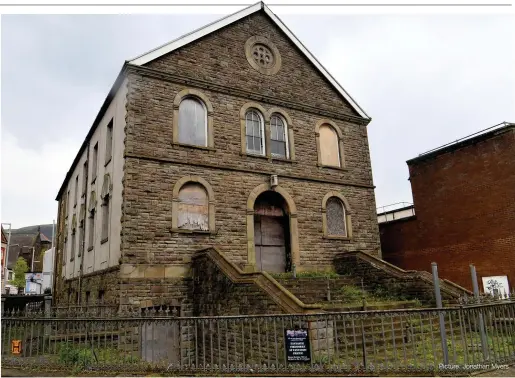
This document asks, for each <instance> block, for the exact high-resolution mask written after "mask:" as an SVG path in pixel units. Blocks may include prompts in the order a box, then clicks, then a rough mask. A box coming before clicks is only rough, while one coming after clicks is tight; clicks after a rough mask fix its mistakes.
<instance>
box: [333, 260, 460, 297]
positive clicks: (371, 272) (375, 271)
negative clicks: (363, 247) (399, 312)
mask: <svg viewBox="0 0 515 378" xmlns="http://www.w3.org/2000/svg"><path fill="white" fill-rule="evenodd" d="M335 267H336V272H337V273H338V274H342V275H351V276H352V277H356V278H358V279H361V278H364V281H365V282H366V287H367V289H368V290H373V289H375V288H381V289H383V290H385V291H389V292H390V293H392V294H393V295H395V296H398V297H401V296H402V297H405V298H406V299H418V300H420V301H421V302H423V303H424V304H430V305H435V296H434V289H433V285H432V283H428V282H426V281H423V280H421V279H419V278H418V277H417V275H412V277H400V276H398V275H396V274H392V273H391V272H389V271H385V270H383V269H380V268H379V267H377V266H375V264H373V263H370V262H368V261H364V260H362V259H360V258H358V257H356V256H355V255H353V254H349V255H345V254H342V255H341V256H338V257H337V258H336V259H335ZM441 294H442V299H443V300H450V301H452V300H455V299H456V298H455V297H454V296H451V295H449V294H447V293H445V292H444V291H441Z"/></svg>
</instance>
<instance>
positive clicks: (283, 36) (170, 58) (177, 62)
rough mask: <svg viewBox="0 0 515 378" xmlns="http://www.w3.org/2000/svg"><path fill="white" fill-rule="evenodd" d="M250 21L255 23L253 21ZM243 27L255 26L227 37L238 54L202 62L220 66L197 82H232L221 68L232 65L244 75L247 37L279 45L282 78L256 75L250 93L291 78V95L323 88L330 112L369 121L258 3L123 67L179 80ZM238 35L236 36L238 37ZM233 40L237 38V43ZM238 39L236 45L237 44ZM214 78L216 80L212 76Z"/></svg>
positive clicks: (316, 95)
mask: <svg viewBox="0 0 515 378" xmlns="http://www.w3.org/2000/svg"><path fill="white" fill-rule="evenodd" d="M263 15H265V17H263ZM253 19H254V20H255V21H252V20H253ZM246 22H251V23H252V22H254V24H253V25H250V26H249V25H248V24H247V25H245V26H241V28H240V29H239V30H236V29H235V30H232V31H231V32H227V33H228V34H227V40H231V42H233V43H239V44H240V45H241V48H240V50H236V49H231V48H227V47H226V48H225V49H224V48H222V49H221V50H220V51H222V50H224V51H226V52H227V51H228V53H227V55H226V56H225V57H220V58H219V59H216V58H215V59H213V56H210V57H209V59H207V60H208V61H210V62H211V63H212V62H213V61H214V60H219V62H217V64H220V65H221V67H219V69H218V70H213V74H206V75H204V76H202V73H199V76H201V77H202V78H203V79H209V78H211V79H213V80H218V81H223V80H224V74H225V75H226V76H229V77H234V76H235V75H228V74H227V73H224V68H225V67H227V66H228V65H231V64H232V65H235V66H239V67H243V68H245V69H248V67H247V65H248V64H247V62H246V60H245V53H244V52H242V51H243V49H244V45H245V42H246V41H248V39H250V38H249V37H257V38H265V39H266V38H268V39H270V40H272V41H273V42H274V43H275V44H276V45H278V47H279V52H281V51H282V53H281V55H282V64H283V68H282V72H281V71H279V73H277V75H276V77H267V75H261V76H260V77H259V79H257V76H256V80H254V82H258V81H260V86H259V88H254V89H261V91H267V90H268V89H269V88H271V84H273V83H274V82H280V80H275V79H276V78H277V77H280V75H286V74H287V75H289V77H291V80H290V82H291V83H292V85H294V84H296V83H298V85H299V88H292V91H296V93H298V95H299V97H301V98H304V99H305V98H306V96H309V95H310V93H309V92H308V91H306V92H304V91H303V89H305V88H308V87H309V88H317V90H318V88H321V87H322V85H323V86H326V87H328V88H330V90H331V91H332V92H333V94H332V98H331V101H332V102H333V104H332V105H333V107H334V108H338V107H341V108H343V109H347V111H346V113H348V114H350V115H353V116H356V117H360V118H364V119H366V120H370V117H369V116H368V115H367V114H366V113H365V111H364V110H363V109H362V108H361V107H360V106H359V105H358V104H357V103H356V102H355V101H354V99H353V98H352V97H351V96H350V95H349V93H347V92H346V91H345V89H343V87H342V86H341V85H340V84H339V83H338V82H337V81H336V80H335V79H334V78H333V77H332V76H331V74H330V73H329V72H328V71H327V70H326V69H325V68H324V67H323V66H322V64H321V63H320V62H319V61H318V60H317V59H316V58H315V56H313V54H311V52H310V51H309V50H308V49H307V48H306V47H305V46H304V45H303V44H302V43H301V42H300V41H299V40H298V39H297V37H296V36H295V35H294V34H293V33H292V32H291V31H290V30H289V29H288V27H287V26H286V25H285V24H284V23H283V22H282V21H281V20H280V19H279V18H278V17H277V16H276V15H275V14H274V13H273V12H272V11H271V10H270V9H269V8H268V7H267V6H266V5H265V4H264V3H262V2H259V3H257V4H254V5H252V6H249V7H247V8H245V9H243V10H241V11H239V12H236V13H234V14H231V15H229V16H227V17H224V18H222V19H220V20H218V21H216V22H213V23H211V24H209V25H207V26H205V27H203V28H200V29H197V30H195V31H193V32H191V33H188V34H186V35H184V36H182V37H180V38H177V39H175V40H173V41H171V42H169V43H167V44H165V45H162V46H160V47H158V48H155V49H153V50H151V51H149V52H147V53H145V54H143V55H140V56H138V57H136V58H134V59H132V60H130V61H128V63H129V64H132V65H137V66H146V67H150V68H156V69H160V70H167V68H169V69H168V71H170V72H172V73H179V74H184V71H187V68H188V67H187V66H188V63H191V62H195V63H191V64H197V65H198V64H202V62H200V61H199V60H201V59H202V56H207V55H209V53H208V52H206V53H204V54H203V53H202V52H201V49H202V48H205V47H206V44H212V45H214V46H215V47H216V41H215V38H218V39H220V38H221V37H220V35H221V34H222V33H224V32H226V31H227V29H229V28H233V27H235V28H236V27H237V26H235V25H236V24H239V23H240V24H241V23H246ZM267 23H268V25H267ZM224 28H225V29H224ZM222 29H224V30H222ZM259 29H260V30H259ZM244 30H247V31H248V35H244V34H245V33H244V32H240V31H244ZM238 32H240V33H239V34H238ZM215 35H216V36H215ZM234 36H236V38H235V37H234ZM238 38H239V39H240V40H238ZM195 44H197V45H202V47H199V49H198V51H197V49H196V47H195V46H194V45H195ZM287 44H289V46H288V47H285V46H287ZM221 45H223V43H220V46H221ZM281 47H282V49H281ZM285 50H287V51H285ZM188 54H190V55H192V57H191V58H189V57H188ZM231 54H232V56H231ZM295 54H297V55H298V56H299V57H296V56H295ZM179 55H180V57H179ZM199 57H200V58H199ZM301 58H302V59H303V63H304V64H303V67H300V66H299V64H298V62H299V61H300V59H301ZM166 60H167V61H166ZM158 61H159V62H158ZM308 66H309V68H308ZM193 68H194V67H192V69H193ZM307 70H312V71H316V75H315V74H313V75H306V72H305V71H307ZM240 72H241V70H240ZM192 73H193V72H192ZM218 74H219V76H217V75H218ZM241 75H242V79H243V80H244V79H247V80H249V82H252V79H253V75H254V72H253V71H252V70H249V72H248V73H243V72H242V73H241ZM302 81H303V82H302ZM251 87H252V86H251ZM261 91H260V92H261ZM326 92H329V89H328V90H326ZM267 94H270V95H272V96H276V97H281V96H278V95H277V94H276V93H267ZM320 97H327V98H330V94H329V93H328V94H327V95H326V96H324V94H322V96H321V95H320V93H312V94H311V98H312V99H315V98H320ZM336 97H339V98H341V99H342V103H341V104H337V103H336V101H335V100H334V98H336ZM319 101H321V103H319V104H314V105H315V106H320V107H323V106H324V105H325V104H326V102H325V101H322V100H320V99H319Z"/></svg>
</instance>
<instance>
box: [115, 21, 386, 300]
mask: <svg viewBox="0 0 515 378" xmlns="http://www.w3.org/2000/svg"><path fill="white" fill-rule="evenodd" d="M254 35H261V36H264V37H267V38H269V39H270V40H271V41H272V42H273V43H274V44H275V45H276V46H277V48H278V49H279V52H280V54H281V57H282V67H281V69H280V70H279V72H277V73H276V74H275V75H271V76H267V75H263V74H261V73H259V72H258V71H255V70H254V69H253V68H252V67H251V66H250V65H249V63H248V61H247V59H246V56H245V42H246V41H247V40H248V38H250V37H251V36H254ZM170 74H173V75H176V76H173V75H172V76H170ZM127 77H128V84H127V88H128V94H127V96H128V97H127V103H126V108H127V109H126V110H127V112H126V129H125V135H126V139H125V153H124V156H125V165H124V191H123V206H122V236H121V237H122V244H121V254H122V257H121V263H122V271H123V272H125V269H127V271H131V272H132V269H133V267H135V266H136V265H138V266H141V265H142V264H146V265H148V266H159V267H163V266H165V268H164V269H165V273H164V275H163V277H162V278H159V279H158V278H153V277H150V276H148V277H147V275H145V274H143V273H142V274H141V275H138V274H139V273H138V271H137V270H136V271H135V273H130V274H131V275H132V276H131V281H130V282H132V283H134V285H133V286H132V287H133V288H130V289H127V290H125V289H122V292H123V293H125V294H122V297H126V298H130V300H131V301H133V302H134V303H136V302H137V303H143V302H145V301H148V300H151V298H154V299H156V298H160V296H161V295H162V292H160V291H162V290H165V292H166V291H167V290H172V289H171V286H169V285H170V284H169V281H170V280H172V279H173V278H175V277H177V278H179V277H183V278H184V277H187V276H188V274H189V273H188V268H189V265H190V262H191V257H192V255H193V253H195V252H196V251H198V250H200V249H202V248H205V247H209V246H216V247H218V248H219V249H220V251H221V252H223V253H224V254H225V255H226V256H227V257H228V258H229V259H230V260H231V261H232V262H234V263H236V264H238V265H239V266H240V267H241V268H243V267H245V265H246V264H247V263H248V261H247V260H248V251H247V246H248V242H249V240H248V235H247V224H246V222H247V221H246V218H247V201H248V199H249V195H250V194H251V192H252V191H253V190H254V189H255V188H256V187H258V186H259V185H262V184H264V183H269V180H270V175H272V174H276V175H278V176H279V185H280V187H281V188H282V189H284V190H285V191H286V192H287V193H288V194H289V195H290V196H291V197H292V199H293V201H294V202H295V204H296V207H297V221H298V234H299V236H298V242H299V256H300V266H299V267H298V269H302V268H306V269H319V268H320V269H327V268H328V267H331V266H332V261H333V258H334V255H335V254H336V253H339V252H344V251H351V250H357V249H359V250H363V251H367V252H369V253H372V254H378V252H379V248H380V246H379V237H378V226H377V220H376V212H375V199H374V188H373V183H372V173H371V164H370V155H369V150H368V140H367V130H366V123H367V122H368V120H364V119H362V118H361V117H359V116H358V115H357V114H356V112H355V111H354V110H352V109H351V108H350V106H349V105H348V104H347V103H346V102H345V100H344V99H343V98H342V97H341V96H340V95H339V94H338V93H337V91H335V90H334V88H333V87H332V86H331V85H330V84H329V83H328V82H327V81H326V80H325V79H323V78H322V76H321V75H320V74H319V73H318V72H317V70H316V68H315V67H313V66H312V65H311V64H310V63H309V62H308V61H307V60H306V59H305V58H304V57H303V56H302V54H301V52H300V51H298V50H297V49H296V48H295V47H294V46H293V44H292V43H291V42H290V41H288V39H287V38H286V36H285V35H283V34H282V33H281V32H280V31H279V30H278V29H277V28H276V27H275V26H273V24H272V23H271V22H270V20H269V19H268V17H267V16H266V15H264V14H263V13H262V12H260V13H258V14H255V15H252V16H251V17H248V18H245V19H243V20H241V21H240V22H237V23H235V24H234V25H231V26H229V27H226V28H223V29H222V30H219V31H218V32H216V33H213V34H212V35H210V36H206V37H205V38H202V39H200V40H198V41H195V42H193V43H191V44H188V45H186V46H184V47H182V48H180V49H179V50H177V51H176V52H173V53H171V54H168V55H166V56H163V57H161V58H159V59H157V60H155V61H153V62H150V63H148V64H146V65H145V67H134V66H129V67H128V69H127ZM188 78H191V79H192V80H193V81H191V80H190V81H188V82H185V81H187V80H188ZM195 80H201V81H195ZM217 85H221V86H223V88H222V87H219V86H217ZM221 88H222V89H221ZM191 89H194V90H196V91H200V92H201V93H202V95H203V96H205V98H207V101H208V102H209V108H211V106H212V113H210V115H209V116H210V119H211V118H212V129H213V146H212V147H209V148H197V147H192V146H184V145H179V144H174V136H173V128H174V119H173V117H174V100H175V98H176V96H177V95H178V94H179V92H181V91H184V90H191ZM249 102H250V103H253V104H255V106H259V107H263V108H264V109H265V111H266V112H268V111H271V110H272V109H273V108H279V109H280V110H281V111H282V112H285V113H286V114H287V115H288V117H287V118H291V122H290V125H289V126H291V127H292V130H293V139H290V144H291V145H293V146H294V149H295V159H293V160H283V159H275V158H274V159H272V158H270V157H268V158H267V157H255V156H248V155H246V154H243V153H242V145H241V143H242V142H241V120H240V111H241V109H242V108H243V107H244V105H245V104H248V103H249ZM323 120H327V121H330V122H333V123H334V124H335V125H336V127H338V129H339V130H340V132H341V135H342V140H343V154H344V156H345V162H346V167H345V168H344V169H338V168H328V167H321V166H319V165H318V153H317V142H316V140H317V139H316V134H315V126H316V124H317V122H320V121H323ZM186 176H198V177H200V178H202V179H204V180H206V181H207V182H208V183H209V185H210V186H211V188H212V189H213V192H214V201H213V203H214V209H215V210H214V212H215V229H214V230H210V231H211V232H210V233H204V234H199V233H178V232H176V231H172V230H171V228H172V190H173V188H174V186H175V184H176V183H177V182H178V181H179V180H180V179H182V178H184V177H186ZM330 191H337V192H339V193H342V194H343V195H344V196H345V198H346V200H347V201H348V203H349V205H350V208H351V216H352V232H353V237H352V239H351V240H335V239H327V238H324V237H323V230H322V211H321V206H322V200H323V198H324V195H325V194H326V193H328V192H330ZM149 269H153V268H152V267H150V268H149ZM174 269H175V270H174ZM172 270H174V272H175V273H173V274H172V273H169V272H171V271H172ZM167 272H168V273H167ZM138 279H139V280H141V282H137V280H138ZM181 279H182V278H181ZM153 280H154V281H153ZM172 281H173V280H172ZM172 281H170V282H172ZM147 283H148V285H147ZM138 284H139V285H140V286H141V287H140V286H138ZM131 285H132V284H131ZM181 285H182V284H180V285H179V286H181ZM124 287H125V286H124ZM127 287H128V286H127ZM158 287H160V289H158ZM168 287H169V288H170V289H167V288H168ZM174 290H175V289H174ZM181 290H182V289H181ZM181 292H182V293H184V295H187V290H186V289H184V290H182V291H181ZM124 301H129V299H127V300H124ZM127 304H130V303H127Z"/></svg>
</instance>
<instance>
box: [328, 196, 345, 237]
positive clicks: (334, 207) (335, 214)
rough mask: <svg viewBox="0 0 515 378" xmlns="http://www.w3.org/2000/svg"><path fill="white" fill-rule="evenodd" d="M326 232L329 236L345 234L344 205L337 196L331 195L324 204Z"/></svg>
mask: <svg viewBox="0 0 515 378" xmlns="http://www.w3.org/2000/svg"><path fill="white" fill-rule="evenodd" d="M326 216H327V234H328V235H331V236H347V227H346V222H345V207H344V206H343V203H342V201H341V200H340V199H339V198H337V197H331V198H329V199H328V200H327V204H326Z"/></svg>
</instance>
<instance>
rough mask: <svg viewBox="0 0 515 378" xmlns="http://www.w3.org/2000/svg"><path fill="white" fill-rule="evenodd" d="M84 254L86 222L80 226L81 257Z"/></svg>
mask: <svg viewBox="0 0 515 378" xmlns="http://www.w3.org/2000/svg"><path fill="white" fill-rule="evenodd" d="M83 252H84V221H81V222H80V225H79V257H80V256H81V255H82V253H83Z"/></svg>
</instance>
